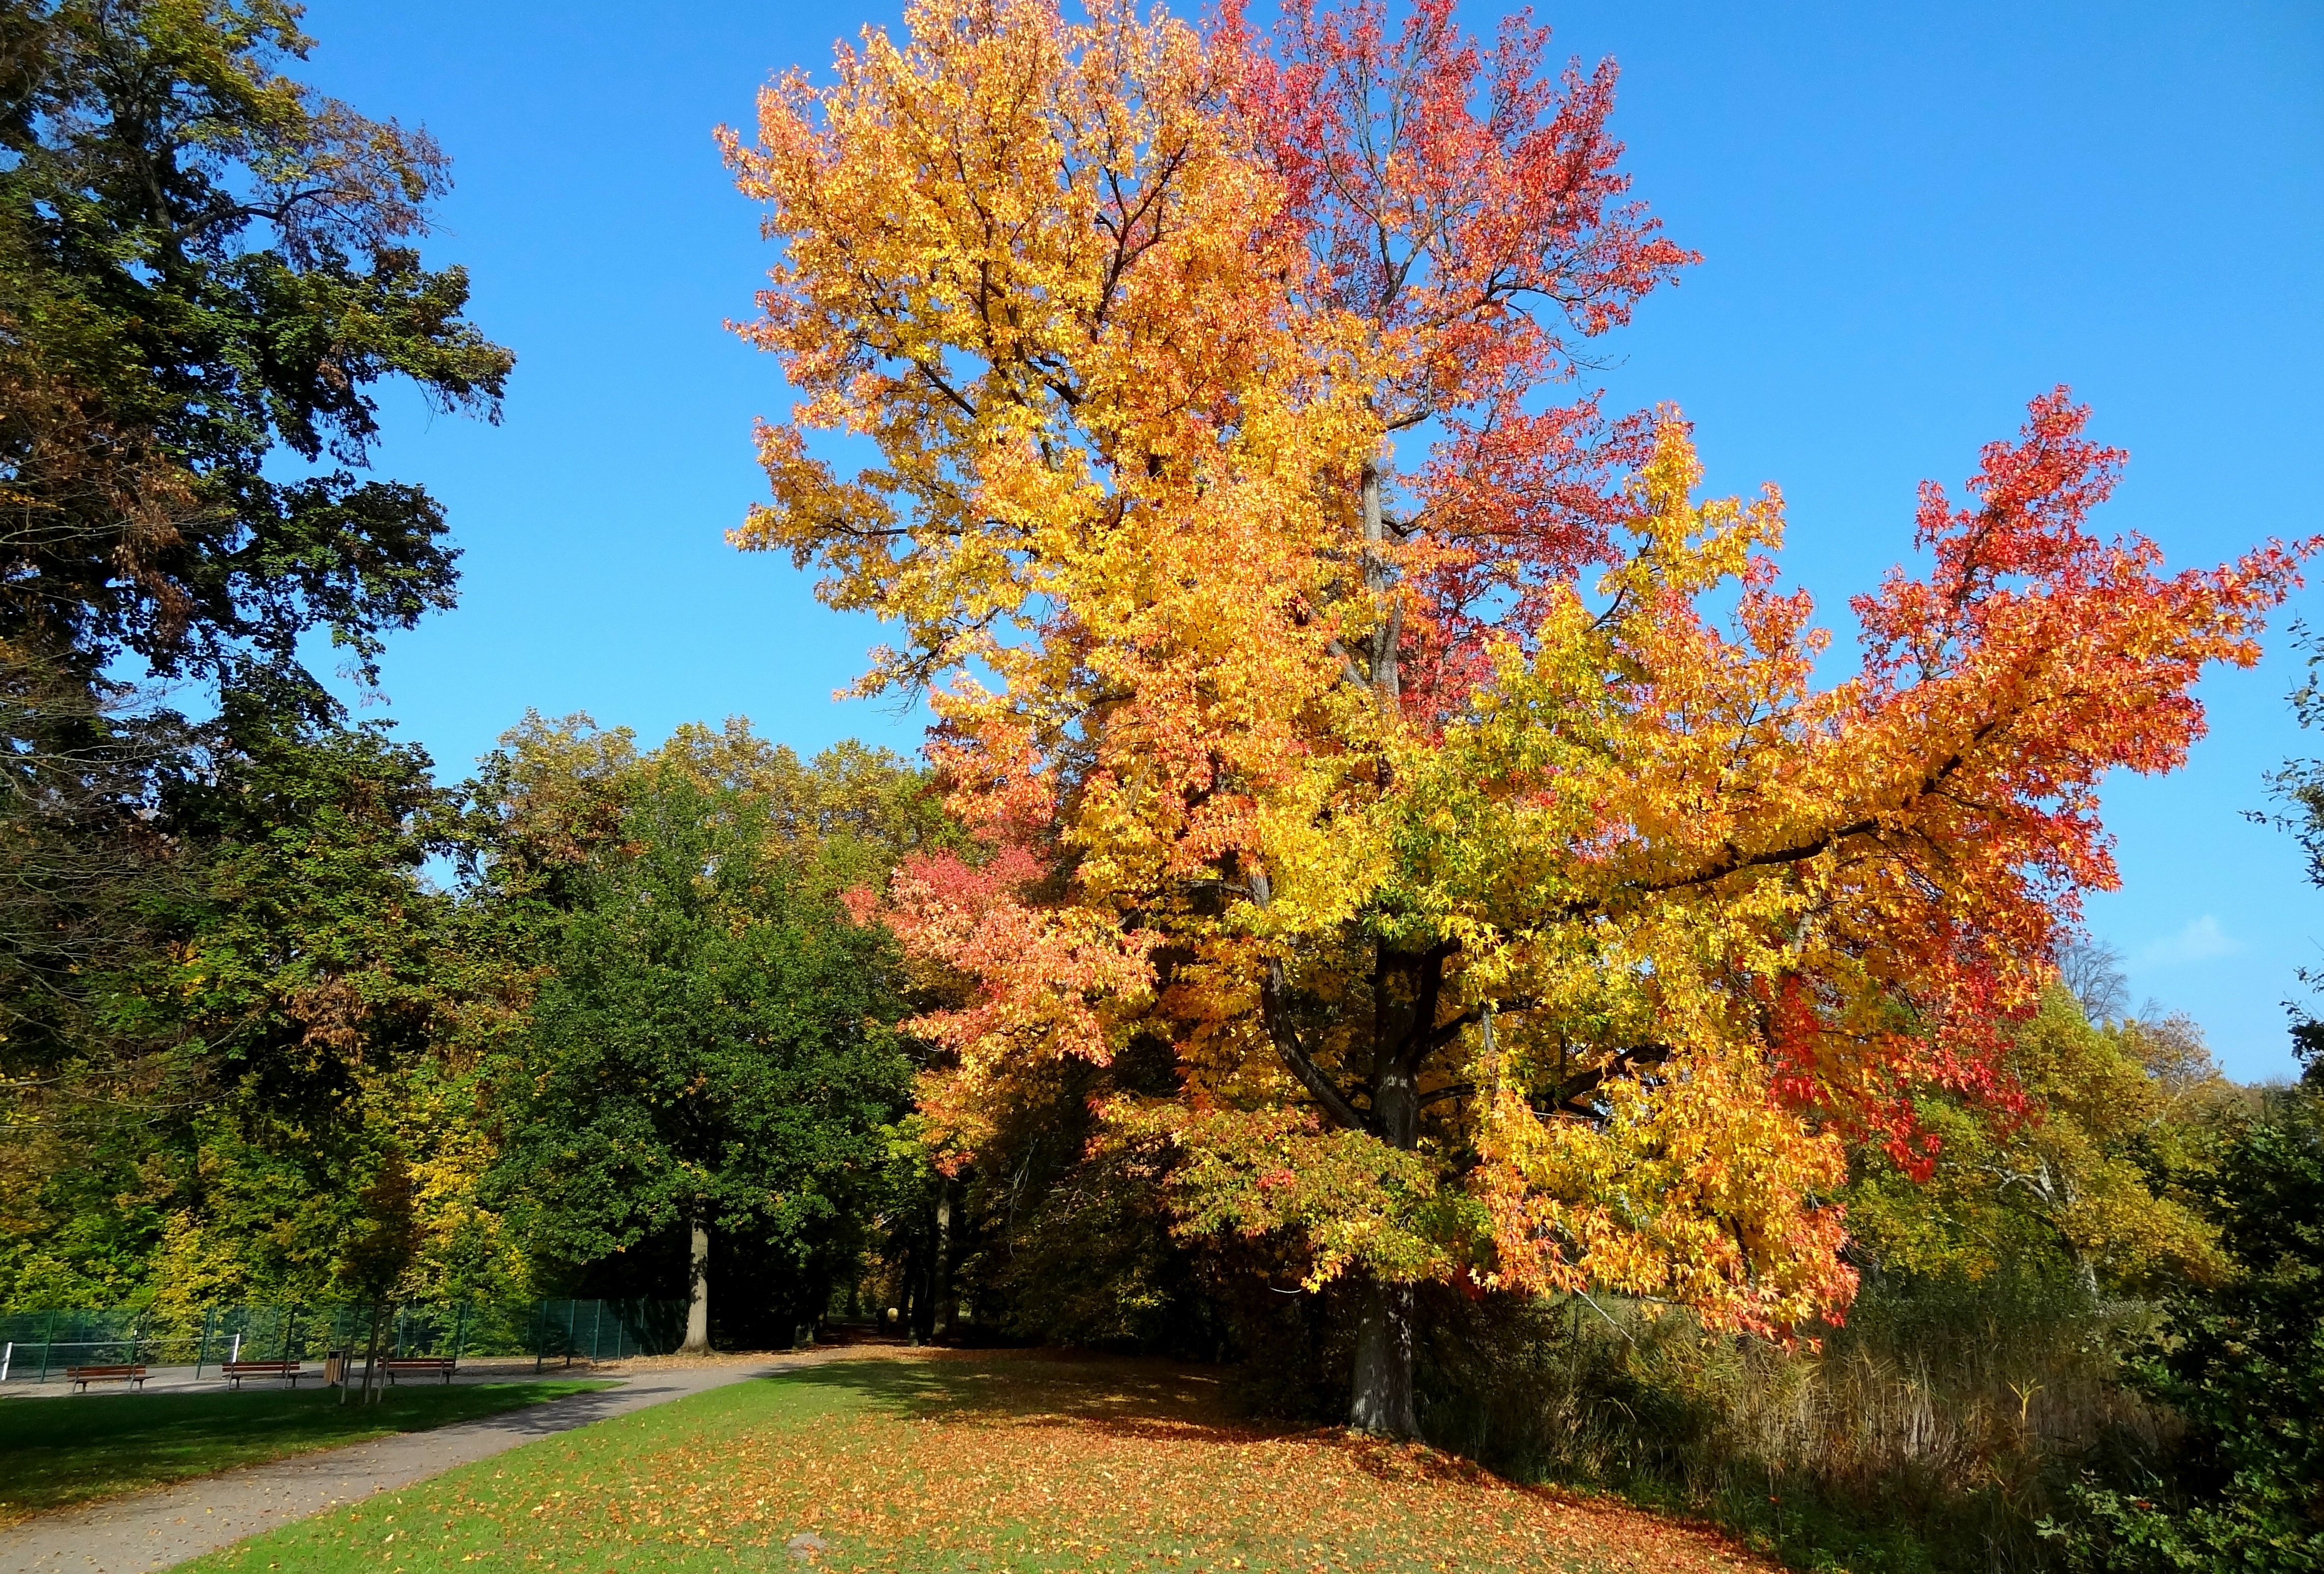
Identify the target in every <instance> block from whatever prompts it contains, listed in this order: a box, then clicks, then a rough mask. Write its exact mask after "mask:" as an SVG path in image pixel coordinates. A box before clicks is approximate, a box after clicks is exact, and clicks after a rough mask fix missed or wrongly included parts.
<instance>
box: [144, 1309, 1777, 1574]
mask: <svg viewBox="0 0 2324 1574" xmlns="http://www.w3.org/2000/svg"><path fill="white" fill-rule="evenodd" d="M803 1533H811V1534H813V1535H814V1536H816V1537H819V1538H820V1539H821V1543H822V1544H821V1546H820V1547H816V1548H809V1547H807V1546H801V1547H800V1549H799V1554H798V1556H797V1557H796V1558H795V1556H794V1554H793V1553H792V1551H790V1550H789V1549H790V1548H791V1546H792V1545H793V1544H794V1543H793V1538H794V1537H797V1536H799V1535H801V1534H803ZM809 1562H811V1563H812V1564H814V1565H815V1566H816V1567H818V1568H822V1569H907V1570H920V1569H927V1570H964V1571H965V1570H979V1571H982V1570H1000V1569H1011V1570H1030V1569H1041V1570H1064V1569H1089V1570H1132V1569H1136V1570H1146V1569H1221V1570H1232V1569H1250V1570H1259V1569H1286V1570H1290V1569H1296V1570H1303V1571H1322V1570H1338V1569H1416V1570H1418V1569H1477V1570H1512V1571H1513V1570H1517V1569H1524V1570H1526V1571H1528V1574H1547V1571H1550V1570H1565V1571H1568V1574H1598V1571H1601V1570H1602V1571H1607V1574H1612V1571H1615V1570H1620V1571H1622V1574H1710V1571H1711V1570H1729V1571H1732V1570H1744V1569H1750V1570H1762V1569H1769V1568H1771V1567H1772V1566H1771V1565H1768V1564H1766V1563H1764V1562H1763V1561H1761V1560H1759V1559H1757V1558H1756V1557H1754V1556H1753V1555H1751V1554H1750V1553H1748V1552H1746V1551H1742V1550H1741V1549H1740V1548H1738V1546H1736V1545H1735V1544H1734V1543H1733V1542H1729V1541H1726V1540H1724V1539H1722V1538H1720V1537H1719V1536H1717V1535H1716V1534H1713V1533H1711V1532H1705V1531H1701V1530H1698V1529H1695V1528H1692V1527H1690V1526H1686V1525H1682V1524H1679V1523H1674V1522H1673V1521H1670V1520H1667V1519H1661V1518H1657V1517H1655V1516H1654V1515H1652V1514H1646V1513H1643V1512H1640V1511H1639V1510H1637V1509H1634V1508H1630V1507H1628V1506H1625V1505H1619V1504H1617V1503H1612V1502H1609V1501H1604V1500H1600V1499H1594V1498H1581V1497H1574V1496H1571V1495H1564V1494H1558V1493H1552V1492H1544V1491H1535V1490H1529V1489H1525V1488H1520V1487H1517V1486H1510V1485H1509V1484H1508V1483H1506V1482H1503V1481H1501V1480H1499V1479H1498V1478H1496V1477H1491V1476H1489V1475H1487V1474H1485V1473H1484V1472H1482V1471H1480V1470H1478V1469H1476V1468H1473V1467H1471V1466H1469V1465H1466V1464H1464V1463H1462V1461H1459V1460H1455V1459H1451V1458H1445V1457H1444V1456H1442V1455H1438V1454H1434V1453H1432V1452H1430V1451H1428V1450H1426V1449H1417V1448H1403V1447H1396V1446H1391V1445H1387V1444H1382V1443H1379V1442H1375V1441H1370V1440H1358V1439H1351V1438H1350V1437H1349V1436H1348V1435H1347V1434H1345V1433H1343V1432H1340V1431H1337V1430H1332V1431H1323V1432H1286V1431H1284V1430H1277V1429H1270V1428H1268V1427H1264V1426H1259V1425H1253V1424H1251V1423H1250V1422H1247V1421H1237V1420H1235V1419H1234V1418H1232V1417H1231V1416H1230V1415H1229V1414H1227V1413H1226V1412H1225V1411H1224V1409H1223V1407H1222V1405H1221V1404H1220V1403H1219V1387H1218V1384H1217V1382H1216V1380H1215V1379H1214V1378H1213V1377H1211V1376H1209V1375H1205V1374H1203V1373H1201V1372H1199V1371H1194V1370H1189V1369H1186V1368H1182V1367H1174V1366H1167V1365H1164V1364H1161V1363H1152V1362H1136V1361H1113V1360H1073V1361H1067V1360H1061V1359H1056V1358H1053V1357H1044V1356H1030V1355H1015V1354H1011V1355H1000V1356H993V1355H974V1356H971V1355H957V1354H952V1353H949V1352H921V1353H916V1354H905V1353H902V1352H898V1353H896V1354H893V1355H888V1356H876V1357H869V1358H865V1359H861V1360H856V1359H849V1360H845V1361H835V1362H830V1363H825V1364H820V1365H816V1366H804V1367H798V1368H794V1369H793V1370H791V1371H788V1372H785V1373H783V1374H780V1375H776V1376H772V1377H768V1378H763V1379H760V1380H756V1381H752V1382H749V1383H743V1384H735V1385H734V1386H733V1387H729V1388H723V1389H717V1390H714V1391H712V1392H710V1393H702V1394H696V1395H695V1396H693V1397H692V1398H689V1399H684V1400H680V1401H678V1402H676V1403H670V1404H665V1405H660V1406H658V1407H656V1408H654V1409H651V1410H646V1411H641V1412H637V1413H635V1414H632V1415H627V1416H621V1417H616V1418H615V1419H613V1420H611V1421H603V1422H600V1423H599V1424H597V1425H595V1426H593V1427H587V1428H584V1429H582V1430H577V1431H572V1432H567V1433H563V1434H560V1435H558V1436H556V1437H552V1438H546V1439H543V1440H540V1441H539V1442H537V1443H531V1444H528V1445H527V1446H526V1447H524V1448H522V1449H516V1450H514V1451H512V1452H510V1453H506V1454H503V1455H500V1456H498V1457H496V1458H491V1459H485V1460H482V1461H479V1462H478V1463H476V1464H474V1465H469V1466H465V1467H462V1468H459V1469H457V1470H454V1471H451V1472H449V1473H448V1474H446V1475H444V1476H440V1477H437V1478H436V1479H435V1480H433V1481H429V1482H426V1483H423V1484H422V1485H420V1486H415V1487H411V1488H408V1489H406V1490H405V1491H402V1492H400V1493H394V1494H385V1495H381V1496H379V1497H377V1498H374V1499H373V1500H371V1501H370V1502H367V1503H364V1504H361V1505H354V1506H351V1507H348V1508H345V1509H340V1510H336V1511H334V1512H332V1513H330V1514H323V1515H320V1516H318V1517H317V1518H314V1519H310V1520H306V1521H302V1522H300V1523H297V1524H293V1525H288V1526H285V1527H283V1528H282V1529H281V1530H278V1531H272V1532H268V1533H266V1534H264V1535H262V1536H257V1537H254V1538H253V1539H252V1540H250V1541H247V1542H241V1543H239V1544H238V1545H236V1546H234V1547H230V1548H228V1549H226V1551H222V1552H218V1553H214V1554H212V1555H211V1556H210V1557H208V1558H205V1559H202V1560H198V1561H197V1562H194V1563H190V1564H187V1565H185V1566H184V1568H183V1569H182V1570H181V1574H226V1571H227V1570H234V1571H237V1574H240V1571H245V1570H246V1571H257V1570H272V1569H285V1570H293V1571H295V1574H353V1571H355V1570H363V1571H364V1574H428V1571H431V1570H448V1569H460V1570H463V1571H464V1574H484V1570H490V1569H503V1570H506V1571H508V1574H520V1571H521V1574H536V1571H538V1574H548V1571H549V1570H567V1571H572V1574H605V1571H608V1570H611V1571H613V1574H681V1571H682V1574H713V1571H715V1574H729V1571H731V1570H775V1569H785V1570H788V1569H795V1568H798V1567H801V1566H802V1564H804V1563H809ZM479 1565H481V1569H480V1568H479Z"/></svg>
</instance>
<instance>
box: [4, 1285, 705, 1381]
mask: <svg viewBox="0 0 2324 1574" xmlns="http://www.w3.org/2000/svg"><path fill="white" fill-rule="evenodd" d="M377 1310H378V1312H379V1315H380V1319H381V1320H380V1349H381V1352H382V1353H383V1355H388V1356H449V1357H451V1358H453V1359H455V1360H462V1359H467V1360H480V1359H503V1360H505V1359H509V1358H512V1357H514V1358H529V1359H530V1360H532V1361H533V1362H534V1363H535V1364H536V1365H539V1364H541V1363H545V1362H548V1361H558V1362H565V1361H568V1360H572V1359H576V1358H586V1359H589V1360H593V1361H618V1360H621V1359H623V1358H625V1357H627V1356H660V1355H667V1354H669V1352H670V1351H672V1350H675V1349H676V1348H678V1345H679V1343H680V1342H681V1340H683V1338H685V1333H686V1302H685V1301H529V1302H521V1303H519V1304H516V1305H502V1304H493V1303H491V1302H484V1301H459V1302H454V1303H451V1304H448V1305H443V1304H414V1303H402V1304H397V1305H392V1306H383V1307H380V1308H378V1309H377ZM373 1312H374V1308H372V1307H369V1306H355V1305H233V1306H212V1307H205V1308H202V1309H201V1310H198V1311H179V1312H161V1311H157V1310H152V1309H150V1308H137V1307H107V1308H78V1309H71V1310H56V1311H19V1312H6V1313H0V1383H46V1382H50V1381H52V1380H61V1379H62V1378H63V1376H64V1375H65V1370H66V1368H67V1367H69V1366H115V1365H131V1364H142V1365H143V1366H147V1367H149V1368H158V1367H163V1366H185V1367H191V1368H193V1369H194V1373H195V1375H207V1374H208V1372H210V1371H215V1370H216V1369H217V1368H218V1367H219V1366H222V1365H223V1364H224V1363H226V1362H227V1361H235V1360H240V1361H298V1362H300V1363H308V1362H318V1361H320V1360H322V1359H323V1358H324V1357H325V1356H327V1354H329V1353H330V1352H332V1351H334V1350H337V1351H345V1352H347V1353H349V1354H351V1355H354V1356H360V1355H361V1354H362V1353H363V1352H364V1350H365V1349H367V1348H368V1347H369V1346H370V1342H371V1329H372V1316H373Z"/></svg>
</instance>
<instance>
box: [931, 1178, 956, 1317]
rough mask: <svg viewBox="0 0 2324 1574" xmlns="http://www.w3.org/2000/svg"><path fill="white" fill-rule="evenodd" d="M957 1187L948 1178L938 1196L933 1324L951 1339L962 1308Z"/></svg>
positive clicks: (954, 1182)
mask: <svg viewBox="0 0 2324 1574" xmlns="http://www.w3.org/2000/svg"><path fill="white" fill-rule="evenodd" d="M957 1184H958V1182H957V1181H954V1180H953V1179H952V1178H951V1177H949V1176H946V1177H945V1181H944V1188H943V1190H940V1191H938V1192H937V1193H936V1306H935V1308H934V1319H933V1320H934V1324H935V1326H936V1328H937V1329H941V1330H942V1331H943V1332H944V1333H945V1334H947V1335H949V1334H950V1333H951V1332H952V1331H953V1324H954V1322H956V1321H958V1320H959V1319H960V1305H959V1301H958V1300H957V1299H956V1297H955V1295H954V1285H953V1273H954V1265H955V1263H956V1262H957V1256H958V1248H957V1244H956V1243H955V1241H954V1236H953V1227H952V1194H953V1189H954V1186H956V1185H957Z"/></svg>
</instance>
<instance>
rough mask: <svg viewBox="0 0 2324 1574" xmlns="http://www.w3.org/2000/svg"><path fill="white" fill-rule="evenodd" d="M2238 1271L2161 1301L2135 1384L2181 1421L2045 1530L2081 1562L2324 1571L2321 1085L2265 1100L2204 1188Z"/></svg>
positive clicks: (2258, 1573) (2160, 1573) (2097, 1478)
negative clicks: (2072, 1515) (2155, 1451)
mask: <svg viewBox="0 0 2324 1574" xmlns="http://www.w3.org/2000/svg"><path fill="white" fill-rule="evenodd" d="M2204 1201H2205V1209H2206V1212H2207V1213H2208V1214H2209V1217H2210V1218H2212V1219H2213V1220H2214V1221H2215V1222H2216V1223H2217V1225H2218V1229H2219V1233H2220V1239H2221V1242H2222V1244H2223V1245H2224V1246H2225V1247H2226V1250H2227V1256H2228V1258H2229V1260H2230V1262H2231V1263H2232V1264H2233V1266H2234V1273H2233V1274H2232V1275H2231V1276H2230V1277H2229V1278H2228V1279H2227V1282H2225V1283H2224V1284H2222V1285H2220V1286H2218V1287H2217V1288H2214V1289H2209V1290H2206V1289H2202V1288H2199V1287H2190V1288H2188V1289H2185V1290H2182V1291H2181V1292H2179V1293H2177V1294H2175V1295H2173V1296H2172V1297H2171V1299H2170V1301H2169V1302H2168V1305H2167V1316H2166V1319H2165V1324H2164V1328H2163V1332H2162V1335H2161V1337H2159V1338H2156V1339H2155V1340H2154V1341H2153V1343H2152V1345H2151V1346H2150V1347H2148V1348H2147V1350H2146V1351H2145V1352H2144V1356H2143V1357H2142V1358H2141V1359H2139V1360H2138V1361H2137V1362H2136V1363H2135V1365H2134V1366H2133V1369H2132V1370H2133V1378H2134V1381H2135V1383H2136V1384H2137V1385H2138V1386H2140V1387H2141V1388H2143V1389H2144V1391H2146V1392H2147V1393H2150V1394H2152V1395H2153V1396H2154V1397H2156V1398H2158V1399H2161V1400H2163V1402H2164V1403H2168V1404H2169V1405H2170V1406H2171V1407H2172V1409H2173V1410H2175V1411H2176V1412H2178V1413H2179V1415H2180V1416H2181V1418H2183V1420H2184V1421H2185V1423H2186V1430H2185V1433H2184V1435H2183V1436H2182V1437H2181V1438H2180V1439H2178V1440H2176V1443H2175V1446H2174V1447H2173V1448H2172V1449H2171V1450H2170V1452H2169V1454H2168V1455H2167V1456H2166V1457H2164V1458H2161V1459H2157V1460H2147V1459H2138V1458H2129V1459H2116V1460H2114V1461H2111V1462H2110V1464H2109V1466H2108V1468H2103V1469H2101V1470H2099V1471H2096V1472H2094V1473H2093V1474H2092V1476H2091V1477H2089V1479H2088V1480H2086V1481H2085V1482H2084V1484H2083V1486H2082V1487H2081V1490H2080V1494H2079V1498H2080V1507H2081V1508H2082V1510H2083V1512H2084V1515H2085V1518H2084V1519H2083V1520H2082V1521H2081V1522H2080V1523H2078V1524H2074V1525H2071V1526H2060V1527H2053V1529H2054V1530H2055V1532H2056V1533H2058V1534H2059V1535H2061V1537H2063V1538H2064V1539H2066V1541H2067V1543H2068V1545H2069V1547H2070V1549H2071V1551H2073V1553H2074V1554H2075V1557H2076V1559H2077V1560H2078V1561H2079V1562H2080V1564H2082V1565H2083V1566H2085V1567H2090V1568H2101V1569H2114V1570H2122V1571H2126V1574H2127V1571H2132V1570H2136V1571H2139V1574H2147V1571H2150V1570H2151V1571H2153V1574H2164V1571H2169V1574H2180V1571H2182V1570H2184V1571H2193V1570H2210V1569H2238V1570H2248V1571H2250V1574H2312V1571H2313V1570H2317V1569H2324V1079H2319V1076H2318V1075H2317V1073H2316V1072H2315V1071H2314V1070H2313V1069H2311V1071H2310V1076H2309V1079H2308V1080H2307V1082H2306V1083H2305V1084H2303V1085H2302V1086H2301V1087H2299V1088H2293V1089H2291V1090H2289V1091H2287V1092H2284V1093H2282V1094H2280V1095H2278V1096H2276V1097H2273V1098H2271V1099H2270V1100H2269V1101H2268V1104H2267V1106H2266V1107H2265V1109H2264V1112H2263V1114H2262V1115H2261V1116H2260V1117H2259V1118H2258V1119H2256V1120H2255V1121H2253V1122H2252V1123H2251V1124H2250V1125H2249V1127H2248V1129H2247V1130H2246V1132H2245V1133H2244V1134H2243V1135H2242V1137H2241V1138H2240V1140H2238V1141H2236V1143H2234V1144H2233V1145H2232V1146H2231V1147H2230V1148H2229V1149H2228V1150H2227V1153H2226V1155H2225V1157H2224V1159H2223V1162H2221V1163H2220V1165H2219V1168H2218V1172H2217V1175H2216V1177H2215V1178H2214V1179H2213V1180H2212V1181H2211V1183H2210V1184H2209V1186H2208V1187H2207V1188H2206V1189H2205V1197H2204Z"/></svg>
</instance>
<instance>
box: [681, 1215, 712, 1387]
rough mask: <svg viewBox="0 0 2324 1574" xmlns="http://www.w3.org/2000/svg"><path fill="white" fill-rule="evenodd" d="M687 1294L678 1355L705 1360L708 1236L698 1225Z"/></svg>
mask: <svg viewBox="0 0 2324 1574" xmlns="http://www.w3.org/2000/svg"><path fill="white" fill-rule="evenodd" d="M686 1292H687V1305H686V1343H684V1344H683V1345H680V1346H679V1347H678V1354H679V1355H681V1356H706V1355H708V1354H709V1353H710V1232H709V1231H708V1230H706V1229H705V1228H703V1227H702V1226H700V1225H699V1224H697V1225H696V1226H695V1227H694V1250H693V1252H692V1254H691V1256H690V1260H689V1263H688V1266H687V1277H686Z"/></svg>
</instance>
